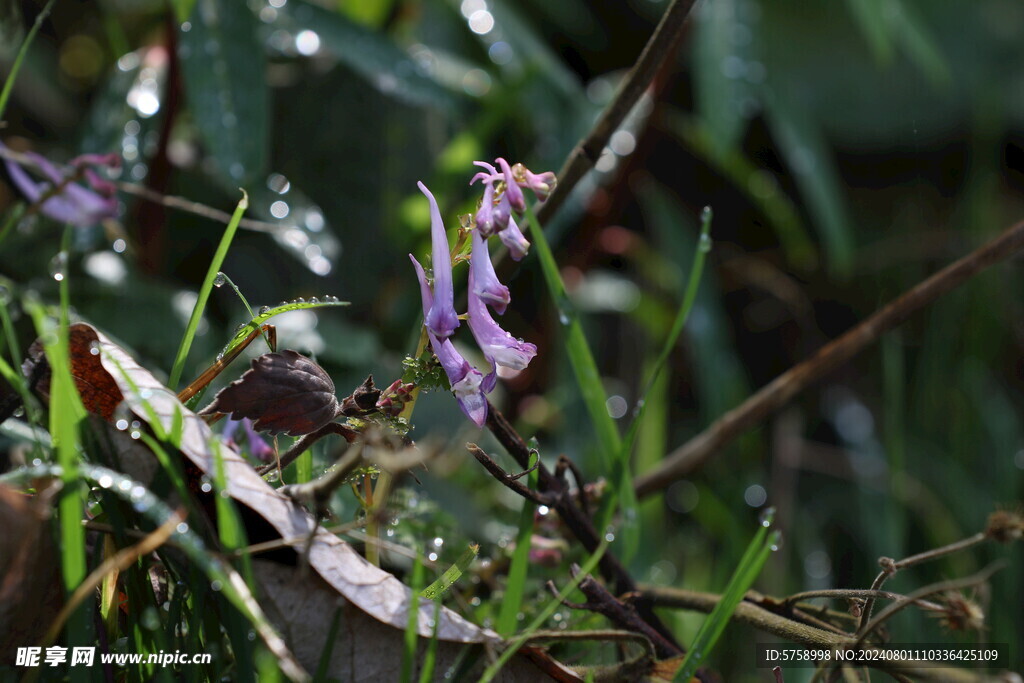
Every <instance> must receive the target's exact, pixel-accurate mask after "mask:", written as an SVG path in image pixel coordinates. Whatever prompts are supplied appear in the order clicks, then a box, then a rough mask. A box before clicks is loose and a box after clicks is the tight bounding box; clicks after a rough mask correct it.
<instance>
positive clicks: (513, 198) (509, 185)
mask: <svg viewBox="0 0 1024 683" xmlns="http://www.w3.org/2000/svg"><path fill="white" fill-rule="evenodd" d="M495 161H497V162H498V166H500V167H501V172H502V175H504V177H505V196H506V197H508V202H509V204H511V206H512V208H513V209H515V210H516V211H517V212H518V213H522V212H523V211H525V210H526V199H525V198H524V197H523V191H522V189H521V188H520V187H519V185H517V184H516V179H515V177H513V175H512V169H511V168H509V165H508V162H507V161H505V160H504V159H502V158H501V157H498V158H497V159H495Z"/></svg>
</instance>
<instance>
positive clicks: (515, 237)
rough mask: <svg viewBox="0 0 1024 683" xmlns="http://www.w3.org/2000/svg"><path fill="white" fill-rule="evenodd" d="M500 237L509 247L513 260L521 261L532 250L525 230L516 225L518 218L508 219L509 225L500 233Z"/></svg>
mask: <svg viewBox="0 0 1024 683" xmlns="http://www.w3.org/2000/svg"><path fill="white" fill-rule="evenodd" d="M498 239H500V240H501V243H502V244H504V245H505V246H506V247H508V253H509V255H511V256H512V260H513V261H521V260H522V259H523V257H524V256H526V253H527V252H528V251H530V241H529V240H528V239H526V236H524V235H523V231H522V230H520V229H519V226H518V225H516V219H514V218H511V217H510V218H509V219H508V227H507V228H505V229H504V230H502V231H501V232H499V233H498Z"/></svg>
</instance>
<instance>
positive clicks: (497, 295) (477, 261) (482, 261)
mask: <svg viewBox="0 0 1024 683" xmlns="http://www.w3.org/2000/svg"><path fill="white" fill-rule="evenodd" d="M472 240H473V251H472V253H471V256H470V261H469V269H470V270H471V271H472V272H473V277H472V278H471V282H473V283H474V284H473V285H470V287H471V288H472V289H473V293H474V294H476V295H477V296H479V297H480V298H481V299H483V300H485V301H486V302H487V303H489V304H490V305H491V306H492V307H493V308H494V310H496V311H497V312H498V313H504V312H505V307H506V306H507V305H508V302H509V300H510V299H511V297H510V296H509V293H508V287H506V286H505V285H503V284H501V283H500V282H499V281H498V275H497V273H495V272H494V264H492V263H491V254H490V252H489V251H488V250H487V241H486V240H485V239H484V238H483V237H482V236H481V235H480V231H479V230H473V237H472Z"/></svg>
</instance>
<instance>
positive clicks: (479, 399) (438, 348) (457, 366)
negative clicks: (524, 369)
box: [427, 331, 493, 427]
mask: <svg viewBox="0 0 1024 683" xmlns="http://www.w3.org/2000/svg"><path fill="white" fill-rule="evenodd" d="M427 337H428V338H429V339H430V347H431V348H432V349H433V350H434V355H435V356H437V360H438V361H440V363H441V368H442V369H444V372H445V374H446V375H447V376H448V382H449V383H450V384H451V385H452V393H453V394H455V400H456V401H457V402H458V404H459V408H461V409H462V412H463V413H465V414H466V417H468V418H469V419H470V420H472V421H473V423H474V424H476V425H477V426H478V427H482V426H483V424H484V421H485V420H486V419H487V398H486V397H485V396H484V392H483V390H482V387H481V385H482V384H483V382H484V376H483V375H482V374H481V373H480V371H479V370H477V369H476V368H474V367H473V366H472V365H470V364H469V363H468V362H466V359H465V358H463V357H462V356H461V355H460V354H459V352H458V351H457V350H456V349H455V345H454V344H452V342H451V340H450V339H443V340H442V339H438V338H437V337H436V336H434V335H433V334H432V333H430V332H429V331H428V332H427ZM492 387H493V384H492Z"/></svg>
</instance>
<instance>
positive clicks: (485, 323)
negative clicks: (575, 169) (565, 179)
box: [409, 158, 555, 426]
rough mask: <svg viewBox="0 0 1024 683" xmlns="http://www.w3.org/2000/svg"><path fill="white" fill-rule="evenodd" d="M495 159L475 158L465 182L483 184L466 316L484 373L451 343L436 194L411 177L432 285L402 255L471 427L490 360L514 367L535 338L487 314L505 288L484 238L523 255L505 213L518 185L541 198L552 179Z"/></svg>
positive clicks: (444, 244)
mask: <svg viewBox="0 0 1024 683" xmlns="http://www.w3.org/2000/svg"><path fill="white" fill-rule="evenodd" d="M495 163H496V164H497V166H498V168H495V166H493V165H491V164H489V163H486V162H482V161H478V162H476V165H477V166H480V167H481V168H483V169H485V171H486V172H481V173H477V174H476V175H475V176H473V179H472V180H471V181H470V185H472V184H474V183H476V182H477V181H481V182H482V183H483V184H484V194H483V198H482V199H481V200H480V206H479V208H477V211H476V214H475V217H474V224H475V227H474V228H473V229H471V236H470V239H471V240H472V247H471V251H470V265H469V293H468V299H469V304H468V311H467V314H466V318H467V321H468V322H469V329H470V332H472V333H473V338H474V339H476V343H477V345H478V346H479V347H480V350H481V351H482V352H483V354H484V357H485V358H486V359H487V362H488V363H489V364H490V366H491V368H490V372H489V373H488V374H487V375H484V374H483V373H482V372H480V371H479V370H478V369H476V368H474V367H473V366H472V365H470V364H469V362H468V361H466V359H465V358H463V357H462V355H461V354H459V352H458V351H457V350H456V349H455V346H454V345H453V344H452V341H451V336H452V334H453V333H454V332H455V328H457V327H458V326H459V324H460V320H459V315H458V314H457V313H456V312H455V290H454V282H453V280H452V261H451V253H450V252H449V246H448V238H447V235H446V234H445V228H444V222H443V221H442V220H441V212H440V210H439V209H438V206H437V201H436V200H435V199H434V195H432V194H431V193H430V190H428V189H427V187H426V186H425V185H424V184H423V183H418V185H419V188H420V191H421V192H423V194H424V195H426V197H427V199H428V200H429V201H430V235H431V264H432V266H433V275H434V282H433V286H431V284H430V283H429V282H428V281H427V274H426V272H425V271H424V270H423V266H421V265H420V263H419V261H417V260H416V258H415V257H414V256H413V255H412V254H409V258H410V259H411V260H412V264H413V267H414V268H415V269H416V275H417V277H418V278H419V281H420V293H421V296H422V299H423V324H424V325H425V326H426V328H427V338H428V339H429V340H430V347H431V349H433V351H434V355H435V356H437V360H438V361H439V362H440V364H441V367H442V368H443V369H444V371H445V374H446V375H447V376H448V381H449V383H450V384H451V388H452V392H453V393H454V394H455V398H456V400H457V401H458V403H459V407H460V408H461V409H462V412H464V413H465V414H466V416H467V417H469V419H470V420H472V421H473V422H474V423H475V424H477V425H478V426H482V425H483V424H484V421H485V420H486V419H487V398H486V394H488V393H490V391H491V390H492V389H494V385H495V382H496V380H497V366H499V365H500V366H502V367H506V368H510V369H512V370H522V369H524V368H525V367H526V366H527V365H528V364H529V362H530V360H531V359H533V357H534V356H536V355H537V347H536V346H535V345H533V344H530V343H528V342H524V341H523V340H522V339H516V338H515V337H513V336H512V335H511V334H509V333H508V332H506V331H505V330H503V329H502V328H501V326H500V325H498V323H497V322H495V320H494V318H493V317H491V314H490V311H489V310H488V306H490V308H491V309H493V310H494V311H495V312H496V313H498V314H499V315H500V314H503V313H504V312H505V309H506V307H507V306H508V304H509V301H510V296H509V291H508V287H506V286H505V285H503V284H501V282H499V281H498V276H497V274H496V273H495V272H494V265H493V264H492V263H491V255H490V252H489V251H488V247H487V240H488V238H489V237H491V236H492V235H497V236H498V239H500V240H501V242H502V243H503V244H505V246H507V247H508V249H509V252H510V253H511V255H512V258H514V259H515V260H517V261H518V260H519V259H521V258H523V256H525V255H526V252H527V250H528V249H529V247H530V243H529V242H528V241H527V240H526V237H524V236H523V233H522V231H521V230H520V229H519V226H518V225H517V224H516V221H515V218H514V217H513V213H521V212H522V211H523V210H524V209H525V208H526V200H525V197H524V196H523V188H524V187H525V188H528V189H530V190H532V191H533V192H534V194H535V195H536V196H537V198H538V199H540V200H542V201H543V200H544V199H546V198H547V197H548V194H549V193H550V192H551V190H552V189H553V188H554V186H555V175H554V174H553V173H551V172H547V173H540V174H534V173H531V172H530V171H529V170H527V169H526V168H525V167H524V166H523V165H522V164H516V165H515V166H509V164H508V162H507V161H505V160H504V159H500V158H499V159H496V160H495ZM499 168H500V170H498V169H499Z"/></svg>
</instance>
